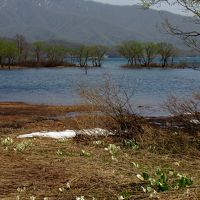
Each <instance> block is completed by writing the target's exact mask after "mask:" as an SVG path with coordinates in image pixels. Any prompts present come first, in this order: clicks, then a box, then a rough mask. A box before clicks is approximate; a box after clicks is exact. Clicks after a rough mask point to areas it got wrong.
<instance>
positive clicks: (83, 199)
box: [76, 196, 86, 200]
mask: <svg viewBox="0 0 200 200" xmlns="http://www.w3.org/2000/svg"><path fill="white" fill-rule="evenodd" d="M76 200H86V199H85V197H84V196H80V197H76Z"/></svg>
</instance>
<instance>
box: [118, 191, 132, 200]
mask: <svg viewBox="0 0 200 200" xmlns="http://www.w3.org/2000/svg"><path fill="white" fill-rule="evenodd" d="M129 199H131V193H130V192H128V191H123V192H122V193H121V195H120V196H118V200H129Z"/></svg>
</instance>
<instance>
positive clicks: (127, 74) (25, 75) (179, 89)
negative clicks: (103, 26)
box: [0, 58, 200, 115]
mask: <svg viewBox="0 0 200 200" xmlns="http://www.w3.org/2000/svg"><path fill="white" fill-rule="evenodd" d="M182 59H183V60H184V59H189V58H182ZM193 59H194V60H193V62H196V63H197V61H198V59H197V58H193ZM195 59H196V60H195ZM125 62H126V61H125V60H123V59H108V60H106V61H105V62H104V65H103V67H102V68H96V69H90V70H89V72H88V75H85V73H84V71H83V70H82V69H79V68H56V69H53V68H52V69H44V68H41V69H25V70H13V71H6V70H5V71H4V70H1V71H0V101H23V102H31V103H39V104H40V103H44V104H76V103H79V102H80V98H79V96H78V94H77V88H78V85H79V84H86V85H89V86H95V85H98V84H100V83H102V81H103V79H104V78H103V77H104V76H105V74H108V75H109V76H110V78H111V79H112V80H114V81H115V82H116V83H117V84H118V86H119V87H122V88H126V89H128V90H130V91H131V92H132V91H134V98H133V103H134V105H135V106H136V107H137V108H138V110H139V111H140V112H142V113H143V114H146V115H163V114H164V113H163V111H161V109H160V105H161V104H162V102H163V101H164V100H165V99H166V98H167V96H168V95H169V94H177V95H178V96H188V95H190V94H191V93H192V92H193V91H197V90H200V71H196V70H193V69H135V70H131V69H124V68H121V67H120V65H122V64H124V63H125Z"/></svg>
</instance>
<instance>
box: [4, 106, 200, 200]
mask: <svg viewBox="0 0 200 200" xmlns="http://www.w3.org/2000/svg"><path fill="white" fill-rule="evenodd" d="M90 111H92V108H91V107H90V106H86V105H80V106H46V105H30V104H24V103H0V138H1V143H0V162H1V164H0V171H1V173H0V199H1V200H15V199H18V200H19V199H20V200H21V199H24V200H26V199H27V200H29V199H31V200H34V199H36V200H43V199H44V200H47V199H48V200H49V199H50V200H76V199H77V197H81V196H84V197H85V198H84V199H86V200H90V199H91V200H92V199H93V200H94V199H96V200H112V199H113V200H115V199H116V200H118V199H133V200H139V199H152V198H150V195H151V194H150V193H144V192H143V190H142V188H141V186H144V185H145V183H144V182H143V181H141V180H139V179H138V178H137V176H136V175H138V174H141V173H143V172H148V173H149V174H151V175H152V176H153V174H154V173H155V171H156V169H157V168H158V167H159V168H161V169H169V168H170V169H173V170H175V171H176V172H178V173H181V174H185V175H187V177H192V178H193V184H192V185H191V186H189V187H187V188H183V189H179V190H177V189H169V190H168V191H165V192H160V193H158V194H156V195H155V196H154V198H153V199H163V200H165V199H168V200H173V199H183V200H190V199H194V200H198V199H200V157H199V153H198V151H196V152H193V153H192V154H191V153H188V154H187V153H181V152H180V153H177V152H176V153H166V152H164V153H160V152H159V153H155V152H153V151H151V150H150V149H148V148H139V149H131V148H127V147H124V146H123V144H122V142H120V141H119V140H118V141H116V140H115V139H114V138H113V137H100V138H73V139H68V140H54V139H44V138H43V139H40V138H37V139H17V136H18V135H20V134H25V133H31V132H35V131H48V130H65V129H77V128H79V127H86V128H92V127H94V126H95V124H94V123H91V121H90V118H91V117H88V116H87V115H86V113H87V112H90ZM76 113H79V114H78V115H77V114H76ZM81 113H82V114H81ZM8 137H9V138H12V142H10V143H9V142H7V143H5V142H4V141H5V138H8ZM24 144H25V145H24ZM110 144H115V146H116V147H118V146H119V147H120V148H119V149H118V150H117V153H115V155H114V156H113V155H111V154H110V153H109V151H106V150H105V148H107V147H108V146H109V145H110ZM122 197H123V198H122Z"/></svg>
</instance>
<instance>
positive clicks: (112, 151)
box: [105, 144, 120, 156]
mask: <svg viewBox="0 0 200 200" xmlns="http://www.w3.org/2000/svg"><path fill="white" fill-rule="evenodd" d="M105 150H106V151H109V153H110V154H111V155H112V156H114V155H116V154H117V153H118V152H119V151H120V146H116V145H115V144H109V145H108V147H107V148H105Z"/></svg>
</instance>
